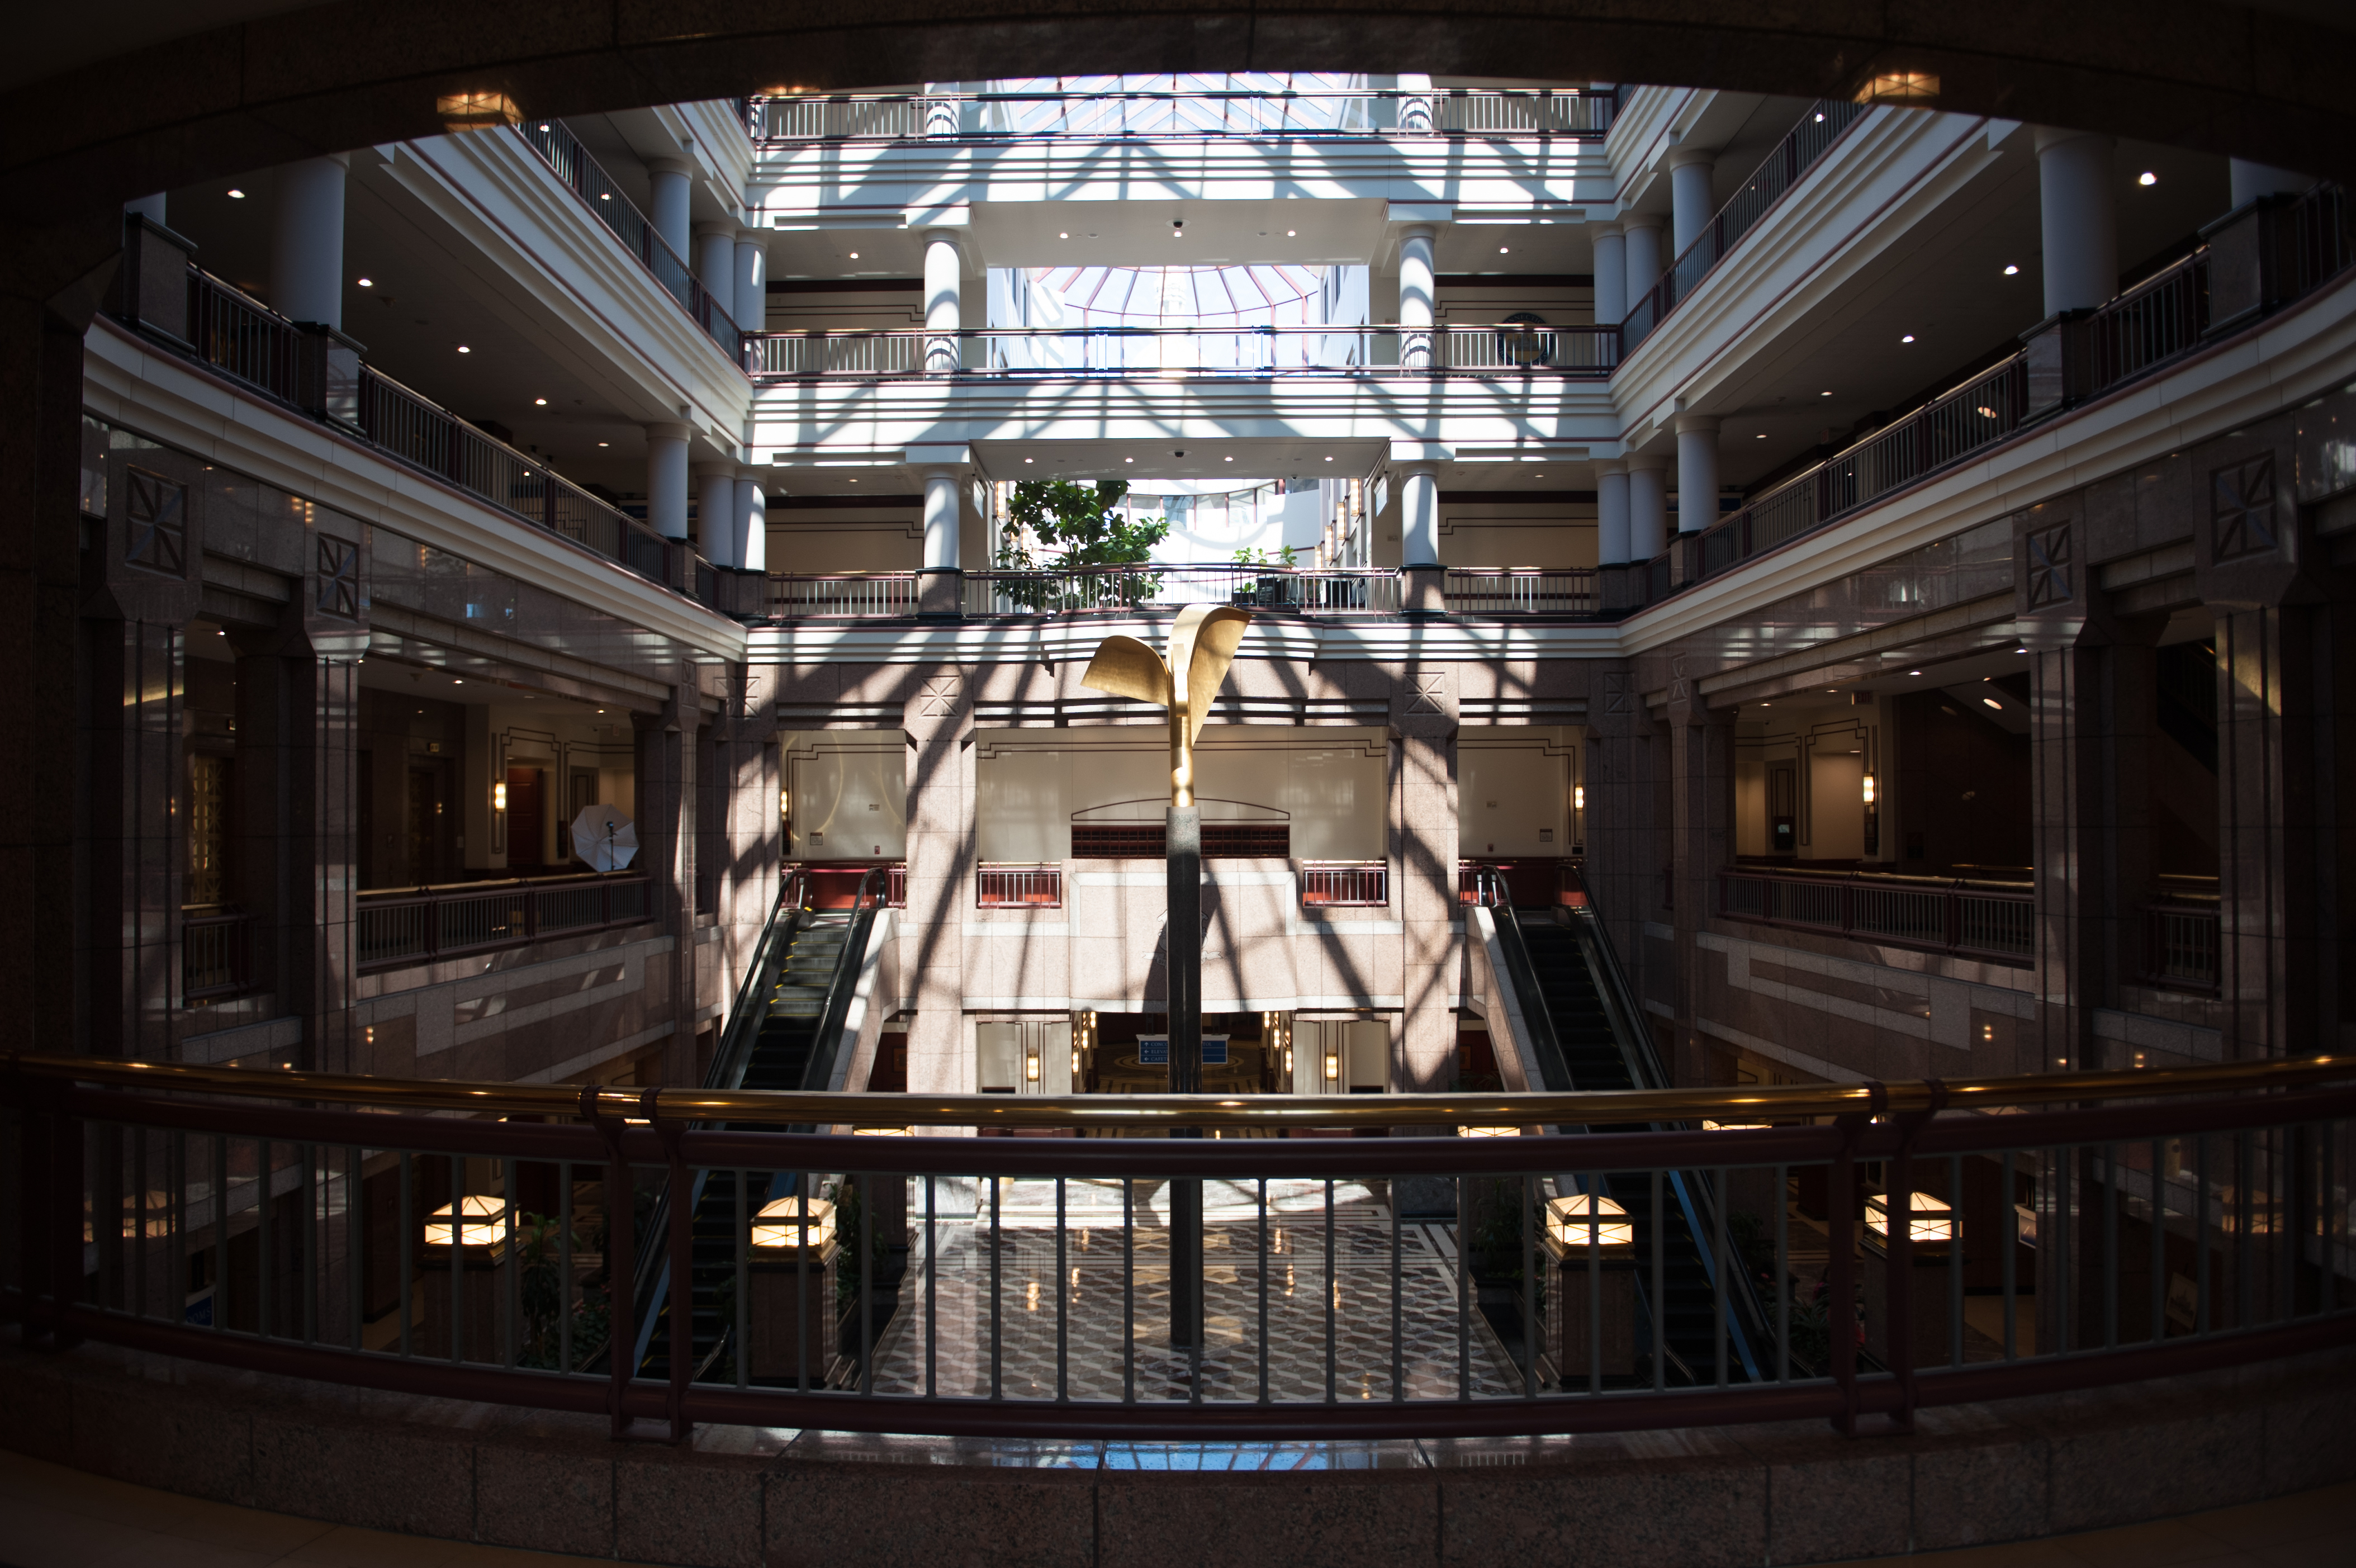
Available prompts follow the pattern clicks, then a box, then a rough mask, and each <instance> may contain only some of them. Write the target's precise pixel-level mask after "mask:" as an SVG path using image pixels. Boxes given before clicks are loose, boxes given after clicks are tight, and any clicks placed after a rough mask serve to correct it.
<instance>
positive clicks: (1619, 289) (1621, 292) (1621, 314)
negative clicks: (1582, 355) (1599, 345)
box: [1595, 223, 1628, 327]
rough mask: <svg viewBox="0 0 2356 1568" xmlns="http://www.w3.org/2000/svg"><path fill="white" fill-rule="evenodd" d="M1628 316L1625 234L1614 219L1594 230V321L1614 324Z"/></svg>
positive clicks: (1601, 325) (1604, 325) (1605, 325)
mask: <svg viewBox="0 0 2356 1568" xmlns="http://www.w3.org/2000/svg"><path fill="white" fill-rule="evenodd" d="M1627 316H1628V237H1627V235H1625V234H1624V233H1622V231H1621V229H1620V225H1619V224H1617V223H1606V224H1604V225H1603V226H1602V227H1601V228H1600V229H1598V230H1596V231H1595V325H1597V326H1598V327H1617V326H1618V325H1620V323H1621V322H1622V321H1623V320H1625V319H1627Z"/></svg>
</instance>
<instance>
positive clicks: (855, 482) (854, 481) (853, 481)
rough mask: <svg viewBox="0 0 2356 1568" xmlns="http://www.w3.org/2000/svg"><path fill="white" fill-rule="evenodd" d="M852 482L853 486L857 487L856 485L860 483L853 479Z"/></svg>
mask: <svg viewBox="0 0 2356 1568" xmlns="http://www.w3.org/2000/svg"><path fill="white" fill-rule="evenodd" d="M858 482H859V481H858V480H857V479H853V480H851V483H852V484H854V485H855V484H857V483H858Z"/></svg>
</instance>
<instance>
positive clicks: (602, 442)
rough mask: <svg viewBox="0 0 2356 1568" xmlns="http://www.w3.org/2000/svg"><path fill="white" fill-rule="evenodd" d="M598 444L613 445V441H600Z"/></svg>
mask: <svg viewBox="0 0 2356 1568" xmlns="http://www.w3.org/2000/svg"><path fill="white" fill-rule="evenodd" d="M597 445H598V446H611V445H612V443H611V442H607V441H600V442H599V443H597Z"/></svg>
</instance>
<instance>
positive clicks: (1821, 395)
mask: <svg viewBox="0 0 2356 1568" xmlns="http://www.w3.org/2000/svg"><path fill="white" fill-rule="evenodd" d="M1816 395H1817V396H1819V397H1830V396H1832V395H1833V394H1832V393H1830V392H1819V393H1817V394H1816Z"/></svg>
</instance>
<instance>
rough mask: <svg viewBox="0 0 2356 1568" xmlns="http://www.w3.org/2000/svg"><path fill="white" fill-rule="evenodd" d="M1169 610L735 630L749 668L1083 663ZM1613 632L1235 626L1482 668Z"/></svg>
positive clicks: (1240, 654)
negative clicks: (1101, 645) (1107, 642)
mask: <svg viewBox="0 0 2356 1568" xmlns="http://www.w3.org/2000/svg"><path fill="white" fill-rule="evenodd" d="M1173 618H1174V617H1173V616H1172V615H1159V616H1156V615H1119V616H1112V615H1067V616H1039V617H1035V618H1025V619H1022V620H970V621H962V622H955V621H941V622H934V623H930V624H918V625H907V624H900V625H876V624H869V623H862V622H859V621H824V622H820V621H793V622H787V623H786V624H784V625H778V626H756V627H754V628H751V629H750V630H749V631H747V632H746V633H745V642H744V658H745V660H746V661H747V662H749V663H754V664H801V665H808V664H929V663H935V662H948V663H959V664H977V665H980V664H991V663H1035V662H1037V661H1039V660H1052V661H1054V662H1056V663H1064V662H1068V661H1075V660H1077V661H1085V660H1087V658H1088V656H1089V655H1090V654H1091V653H1092V652H1093V651H1094V650H1095V649H1096V646H1097V644H1098V642H1099V641H1100V640H1102V639H1105V638H1107V637H1110V636H1113V635H1115V634H1116V633H1118V634H1122V635H1126V636H1130V637H1135V638H1139V639H1142V640H1144V641H1146V642H1149V643H1152V644H1156V645H1159V644H1160V642H1161V641H1162V639H1164V638H1165V637H1167V636H1168V634H1169V630H1170V625H1171V622H1172V620H1173ZM1620 655H1621V647H1620V628H1618V627H1616V626H1612V625H1609V624H1597V623H1571V624H1551V625H1530V626H1520V625H1515V624H1514V623H1512V622H1510V621H1506V620H1503V619H1492V620H1460V619H1456V618H1430V619H1416V620H1408V619H1376V618H1368V619H1366V620H1364V621H1359V620H1354V619H1344V618H1336V619H1332V620H1313V621H1312V620H1295V619H1289V618H1258V619H1255V620H1254V621H1253V622H1252V624H1251V625H1250V626H1249V627H1248V628H1245V631H1244V638H1243V641H1242V643H1241V645H1240V646H1238V648H1237V650H1236V657H1237V658H1238V659H1251V660H1285V661H1293V660H1298V661H1303V662H1306V661H1310V660H1314V661H1315V662H1317V663H1319V664H1330V663H1333V662H1335V661H1336V660H1339V661H1343V662H1351V663H1366V662H1372V663H1397V662H1399V661H1402V660H1413V661H1417V662H1431V663H1460V664H1485V663H1494V662H1496V661H1498V660H1534V659H1616V658H1619V657H1620Z"/></svg>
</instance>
